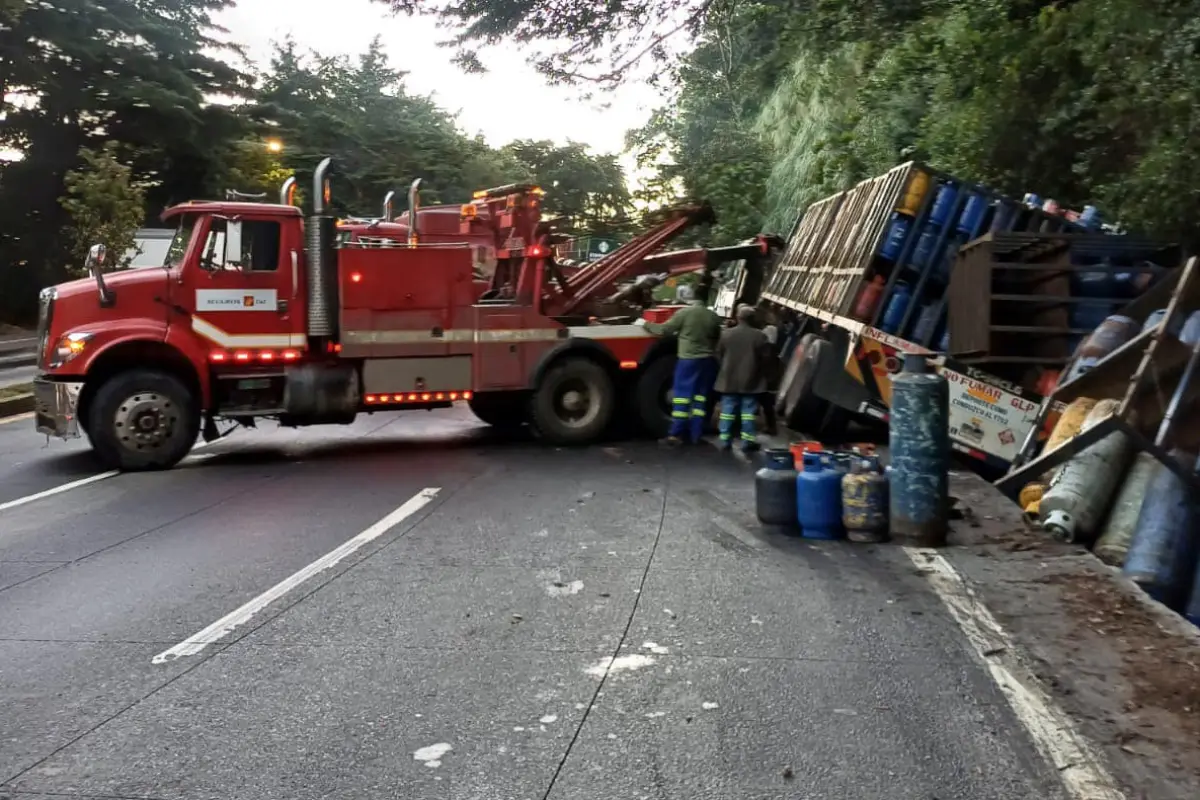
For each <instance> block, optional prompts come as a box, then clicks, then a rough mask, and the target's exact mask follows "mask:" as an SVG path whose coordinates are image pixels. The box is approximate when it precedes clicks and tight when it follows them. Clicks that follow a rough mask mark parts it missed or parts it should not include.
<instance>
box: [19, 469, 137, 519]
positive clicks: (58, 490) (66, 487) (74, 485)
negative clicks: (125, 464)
mask: <svg viewBox="0 0 1200 800" xmlns="http://www.w3.org/2000/svg"><path fill="white" fill-rule="evenodd" d="M120 474H121V473H120V472H119V471H118V470H115V469H110V470H109V471H108V472H101V473H98V474H96V475H91V476H89V477H87V478H80V479H79V480H77V481H71V482H70V483H64V484H62V485H61V486H55V487H54V488H53V489H46V490H45V491H43V492H38V493H37V494H27V495H25V496H24V497H18V498H17V499H16V500H9V501H8V502H7V503H0V511H8V510H9V509H10V508H16V507H17V506H23V505H25V504H26V503H32V502H33V501H34V500H42V499H44V498H46V497H53V496H54V495H56V494H62V493H63V492H69V491H71V490H72V489H78V488H79V487H80V486H87V485H88V484H90V483H96V482H98V481H102V480H104V479H106V478H111V477H112V476H114V475H120Z"/></svg>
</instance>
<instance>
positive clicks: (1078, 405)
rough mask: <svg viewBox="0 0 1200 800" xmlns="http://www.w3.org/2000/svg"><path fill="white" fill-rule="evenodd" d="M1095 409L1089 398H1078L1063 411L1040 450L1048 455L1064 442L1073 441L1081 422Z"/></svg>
mask: <svg viewBox="0 0 1200 800" xmlns="http://www.w3.org/2000/svg"><path fill="white" fill-rule="evenodd" d="M1095 407H1096V401H1095V400H1093V399H1092V398H1090V397H1080V398H1078V399H1076V400H1074V401H1072V402H1071V404H1070V405H1068V406H1067V408H1066V410H1064V411H1063V413H1062V416H1061V417H1059V418H1058V424H1057V425H1055V426H1054V430H1052V431H1050V438H1049V439H1047V440H1046V446H1045V447H1043V448H1042V452H1043V453H1049V452H1050V451H1051V450H1054V449H1056V448H1058V447H1060V446H1061V445H1063V444H1064V443H1065V442H1067V441H1070V440H1071V439H1074V438H1075V435H1076V434H1078V433H1079V430H1080V428H1082V427H1083V421H1084V420H1085V419H1087V415H1088V414H1090V413H1092V409H1093V408H1095Z"/></svg>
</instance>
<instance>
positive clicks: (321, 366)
mask: <svg viewBox="0 0 1200 800" xmlns="http://www.w3.org/2000/svg"><path fill="white" fill-rule="evenodd" d="M329 167H330V159H325V160H324V161H322V162H321V164H320V166H319V167H318V168H317V170H316V172H315V174H314V180H313V194H312V196H313V198H314V200H313V214H312V216H310V217H309V218H308V219H304V218H303V216H302V214H301V211H300V210H299V209H298V208H296V207H295V206H293V205H291V203H290V202H288V201H289V200H290V199H291V191H290V189H291V187H290V186H288V185H285V187H284V190H283V192H281V202H280V203H278V204H274V203H260V202H230V201H223V202H221V201H191V202H187V203H184V204H181V205H177V206H174V207H172V208H170V209H168V210H167V211H166V212H164V215H163V217H164V219H165V220H174V221H176V223H177V226H178V227H177V230H176V234H175V238H174V240H173V241H172V243H171V247H170V249H169V252H168V255H167V258H166V262H165V263H164V264H163V266H162V268H161V269H156V268H149V269H138V270H128V271H119V272H112V273H109V274H107V275H106V274H105V272H104V270H103V262H104V256H105V254H104V251H103V247H102V246H100V245H96V246H94V247H93V248H92V250H91V252H90V253H89V256H88V263H87V268H88V270H89V272H90V275H91V277H90V278H84V279H81V280H76V281H73V282H70V283H64V284H61V285H58V286H55V287H50V288H47V289H45V290H43V291H42V293H41V295H40V298H39V312H40V313H39V322H38V337H39V347H40V356H39V357H40V362H39V367H40V374H39V376H38V378H37V379H36V380H35V382H34V391H35V396H36V412H35V424H36V428H37V430H38V431H39V432H41V433H45V434H47V435H50V436H56V437H61V438H71V437H76V436H78V435H79V431H80V429H82V431H83V432H84V433H86V435H87V436H88V438H89V440H90V442H91V445H92V448H93V449H94V451H95V452H96V454H97V455H98V456H99V458H100V459H101V460H102V461H103V462H104V463H105V464H107V465H109V466H111V467H114V468H118V469H123V470H130V471H133V470H147V469H163V468H169V467H171V466H172V465H174V464H176V463H177V462H178V461H179V460H180V459H182V458H183V457H184V456H185V455H186V454H187V453H188V452H189V450H190V449H191V448H192V446H193V445H194V443H195V442H196V440H197V437H198V435H203V437H204V439H205V440H206V441H210V440H212V439H215V438H219V437H220V436H221V435H223V433H222V431H221V430H220V429H219V428H218V426H217V423H218V421H222V422H232V423H235V424H240V425H244V426H253V425H254V424H255V422H256V421H257V420H259V419H262V418H268V419H276V420H278V421H279V423H280V424H282V425H285V426H301V425H317V424H349V423H351V422H353V421H354V419H355V418H356V417H357V415H358V414H360V413H364V412H366V413H370V412H373V411H383V410H391V409H403V408H408V409H413V408H415V409H436V408H445V407H448V406H450V405H451V404H452V403H454V402H456V401H466V402H467V403H468V404H469V405H470V407H471V410H472V411H473V412H474V413H475V414H476V415H477V416H478V417H479V418H480V419H482V420H483V421H484V422H486V423H489V424H492V425H518V424H522V423H526V422H527V423H529V424H530V425H531V426H532V427H533V429H534V430H535V432H536V433H537V434H538V435H539V436H540V437H541V438H543V439H545V440H547V441H549V442H552V443H558V444H583V443H588V442H591V441H594V440H596V439H597V438H598V437H600V436H601V435H602V434H603V433H604V432H605V431H606V429H607V428H608V427H609V424H610V423H611V422H612V421H613V420H614V418H616V417H618V416H622V417H632V418H634V419H636V420H637V421H638V422H640V424H641V426H642V427H643V428H645V429H646V430H647V431H649V432H651V433H654V434H659V433H661V432H662V431H663V430H665V428H666V426H667V424H668V422H669V414H668V409H669V391H670V381H671V375H672V370H673V367H674V344H673V343H672V342H670V341H666V340H662V339H657V338H655V337H652V336H650V335H649V334H647V333H646V332H645V330H644V329H643V328H642V327H641V326H640V324H638V321H639V319H640V318H642V317H643V316H645V317H646V318H649V319H652V320H654V321H662V320H664V319H667V318H669V316H670V314H671V313H673V312H674V310H675V307H659V308H647V304H646V302H645V299H644V298H645V294H646V293H644V292H638V291H630V287H629V286H624V287H622V286H620V284H623V283H625V282H627V281H628V280H629V279H630V278H634V277H636V276H638V275H646V274H648V273H651V272H653V271H655V270H656V269H662V270H665V271H667V272H668V273H678V272H682V271H686V270H695V269H703V270H712V269H713V268H714V267H716V266H717V265H719V264H722V263H726V262H730V261H737V262H741V263H743V264H746V265H750V268H751V270H753V271H758V270H760V269H763V268H765V265H766V263H767V261H769V260H770V259H773V258H775V257H776V256H777V255H778V253H779V250H780V243H779V242H778V241H777V240H774V239H767V238H764V237H760V238H758V239H756V240H754V241H752V242H750V243H747V244H743V245H738V246H735V247H728V248H720V249H715V250H689V251H680V252H676V253H660V252H657V251H658V250H659V249H660V248H661V247H662V246H663V245H664V244H665V243H666V242H667V241H669V240H670V239H671V238H673V237H675V236H677V235H678V234H679V233H681V232H682V231H684V230H685V229H686V228H688V227H689V226H692V225H695V224H698V223H701V222H705V221H710V220H711V219H712V216H713V215H712V211H711V209H710V208H709V207H708V206H694V207H688V208H683V209H678V210H676V211H674V212H672V213H671V214H670V215H669V217H668V219H667V220H666V221H665V222H663V223H662V224H660V225H658V226H656V227H654V228H652V229H651V230H649V231H647V232H645V233H643V234H641V235H640V236H638V237H635V238H634V239H633V240H632V241H630V242H629V243H628V244H626V245H625V246H623V247H621V248H619V249H617V250H615V251H614V252H613V253H611V254H609V255H608V256H606V257H605V258H603V259H600V260H598V261H596V262H593V263H591V264H588V265H587V266H586V267H583V268H581V269H578V270H577V271H575V272H574V273H573V274H570V275H567V274H565V273H564V272H563V271H562V270H561V269H560V268H559V266H558V265H557V264H556V263H555V261H554V259H553V256H552V248H551V244H552V242H553V239H554V236H555V234H554V231H553V226H552V225H551V224H549V222H547V221H543V220H542V218H541V202H542V192H541V190H540V189H538V188H537V187H534V186H529V185H510V186H504V187H500V188H497V189H490V190H486V191H482V192H477V193H476V195H475V197H474V199H472V201H471V202H470V203H467V204H465V205H461V206H459V207H458V208H457V209H456V210H453V211H454V215H455V216H456V217H457V221H458V226H459V228H458V230H459V232H458V233H457V234H454V233H452V232H451V231H448V230H446V224H445V222H446V219H447V217H448V214H447V212H446V210H445V208H444V207H431V208H430V209H419V208H418V204H419V199H418V196H417V186H416V185H415V184H414V186H413V188H412V190H410V194H409V201H410V208H409V213H408V215H407V218H404V217H403V216H402V218H401V219H400V220H396V221H388V220H387V219H386V217H388V216H390V206H389V204H387V203H385V219H383V220H375V221H359V222H343V223H342V224H341V226H340V227H339V224H338V220H336V219H335V218H334V217H333V216H332V215H331V214H330V213H329V211H328V209H329V204H330V184H329V181H328V178H327V174H328V171H329ZM430 211H433V213H432V214H431V213H429V212H430ZM434 219H437V220H440V224H438V225H437V226H436V228H435V230H434V232H432V233H431V234H430V236H429V238H428V240H427V239H426V238H425V236H424V232H423V230H422V228H423V227H424V226H425V224H426V222H427V221H430V222H431V223H432V221H433V220H434ZM409 220H414V221H415V223H414V224H410V223H409ZM431 227H433V225H432V224H431ZM401 233H402V234H403V237H402V238H403V242H402V243H401V242H399V241H395V240H397V239H400V238H401V237H400V236H398V235H392V234H401ZM379 234H386V235H383V236H379ZM379 238H383V239H388V240H391V244H388V245H387V246H380V242H379V241H376V240H377V239H379ZM456 238H457V241H456V240H455V239H456ZM481 248H483V249H484V250H485V251H487V252H488V253H489V258H488V259H485V260H490V258H491V257H492V256H491V254H492V253H494V264H490V265H488V266H489V267H490V269H483V270H481V269H480V258H479V253H480V249H481ZM635 286H636V285H635ZM232 427H233V426H229V428H228V429H231V428H232ZM228 429H227V430H226V431H225V432H228Z"/></svg>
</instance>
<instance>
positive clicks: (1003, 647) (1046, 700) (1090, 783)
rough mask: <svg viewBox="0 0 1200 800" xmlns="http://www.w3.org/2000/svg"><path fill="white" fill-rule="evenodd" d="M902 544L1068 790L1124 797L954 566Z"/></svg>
mask: <svg viewBox="0 0 1200 800" xmlns="http://www.w3.org/2000/svg"><path fill="white" fill-rule="evenodd" d="M903 549H904V552H905V554H907V555H908V557H909V559H911V560H912V562H913V564H915V565H916V567H917V568H918V569H919V570H920V571H921V572H922V574H924V575H925V577H926V578H927V579H928V581H929V583H930V585H931V586H932V587H933V591H934V593H935V594H937V596H938V597H939V598H941V601H942V603H944V604H945V606H946V608H947V609H949V611H950V614H951V616H953V617H954V619H955V621H956V622H957V623H958V626H959V628H961V629H962V632H963V633H964V634H966V637H967V641H969V642H970V643H971V646H972V647H973V648H974V649H975V652H976V655H978V656H979V658H980V660H981V661H983V663H984V664H985V665H986V666H987V668H988V672H989V673H990V674H991V676H992V680H993V681H995V682H996V685H997V686H998V687H999V688H1000V691H1001V693H1003V694H1004V697H1005V698H1006V699H1007V700H1008V704H1009V705H1010V706H1011V707H1012V710H1013V713H1014V714H1016V717H1017V719H1018V720H1019V721H1020V722H1021V724H1022V725H1023V726H1024V727H1025V730H1026V732H1027V733H1028V734H1029V737H1030V738H1031V739H1032V740H1033V743H1034V745H1035V746H1036V747H1037V749H1038V750H1039V751H1040V752H1041V754H1042V757H1043V758H1045V759H1046V760H1047V761H1048V762H1050V765H1051V766H1053V767H1054V769H1055V771H1056V772H1057V773H1058V776H1059V779H1060V780H1061V781H1062V784H1063V788H1064V789H1066V791H1067V794H1068V796H1070V797H1071V798H1074V799H1075V800H1125V795H1124V794H1123V793H1122V792H1121V790H1120V789H1119V788H1118V786H1117V783H1116V781H1114V780H1113V778H1112V776H1111V775H1109V774H1108V771H1107V770H1106V769H1105V768H1104V766H1103V765H1102V764H1103V762H1102V761H1101V759H1100V757H1099V755H1098V754H1097V753H1096V751H1095V749H1094V748H1093V747H1092V745H1091V744H1090V743H1089V742H1088V741H1087V739H1085V738H1084V737H1083V735H1082V734H1081V733H1080V732H1079V731H1078V729H1076V727H1075V725H1074V723H1072V722H1071V719H1070V717H1068V716H1067V715H1066V713H1065V712H1064V711H1063V710H1062V709H1061V708H1059V707H1058V705H1057V704H1056V703H1055V702H1054V700H1053V699H1051V697H1050V696H1049V695H1048V694H1047V693H1046V691H1045V690H1044V689H1043V688H1042V686H1041V684H1040V683H1039V682H1038V680H1037V678H1036V677H1034V675H1033V673H1032V672H1031V671H1030V670H1029V669H1028V668H1027V667H1026V666H1025V665H1024V664H1023V663H1021V662H1020V660H1019V659H1018V658H1017V657H1016V652H1017V651H1016V649H1015V648H1014V646H1013V643H1012V641H1011V639H1010V638H1009V636H1008V634H1007V633H1006V632H1005V630H1004V629H1003V628H1002V627H1000V623H998V622H997V621H996V619H995V617H993V616H992V614H991V612H990V611H988V609H987V607H986V606H984V605H983V603H982V602H981V601H980V600H979V598H978V597H977V596H976V595H975V593H974V592H973V591H972V590H971V588H970V587H969V586H967V584H966V581H964V580H963V579H962V576H961V575H959V574H958V571H957V570H955V569H954V567H953V566H951V565H950V562H949V561H947V560H946V559H945V558H944V557H943V556H942V555H941V554H940V553H939V552H937V551H936V550H930V549H926V548H919V547H905V548H903Z"/></svg>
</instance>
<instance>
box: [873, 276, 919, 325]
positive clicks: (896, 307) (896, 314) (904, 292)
mask: <svg viewBox="0 0 1200 800" xmlns="http://www.w3.org/2000/svg"><path fill="white" fill-rule="evenodd" d="M911 299H912V291H911V290H910V289H909V288H908V284H907V283H904V282H900V283H897V284H896V285H895V286H894V287H892V296H891V298H890V299H889V300H888V304H887V308H886V309H884V312H883V319H881V320H880V321H879V327H880V328H881V329H883V330H885V331H887V332H888V333H891V334H896V333H898V332H899V330H900V323H901V322H903V321H904V312H905V311H907V310H908V301H909V300H911Z"/></svg>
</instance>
